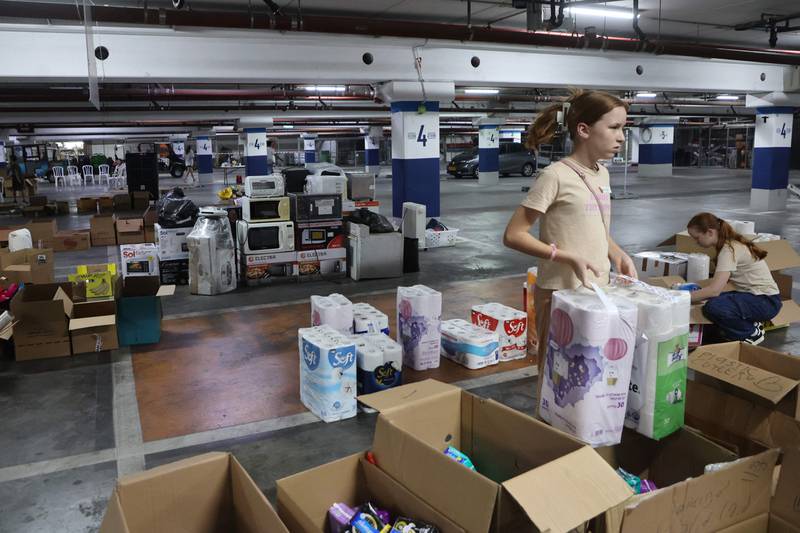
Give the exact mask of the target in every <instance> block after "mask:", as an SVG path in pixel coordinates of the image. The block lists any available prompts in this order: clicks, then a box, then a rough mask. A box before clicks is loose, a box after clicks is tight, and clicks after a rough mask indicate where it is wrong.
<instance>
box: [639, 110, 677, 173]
mask: <svg viewBox="0 0 800 533" xmlns="http://www.w3.org/2000/svg"><path fill="white" fill-rule="evenodd" d="M657 120H658V121H659V122H658V123H655V122H652V123H651V122H647V121H643V122H642V123H641V124H640V131H639V176H641V177H643V178H670V177H672V145H673V142H674V139H675V124H676V123H677V119H675V120H664V119H662V118H660V117H659V118H658V119H657Z"/></svg>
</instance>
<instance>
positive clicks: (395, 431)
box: [359, 380, 632, 532]
mask: <svg viewBox="0 0 800 533" xmlns="http://www.w3.org/2000/svg"><path fill="white" fill-rule="evenodd" d="M359 400H360V401H362V402H363V403H365V404H367V405H368V406H370V407H373V408H375V409H377V410H379V411H380V412H381V414H380V416H379V417H378V420H377V424H376V427H375V440H374V443H373V452H374V454H375V458H376V460H377V462H378V465H380V468H381V469H382V470H383V471H384V472H386V473H387V474H389V475H390V476H391V477H392V478H394V479H395V480H397V481H398V482H400V483H401V484H402V485H403V486H405V487H406V488H407V489H408V490H410V491H411V492H413V493H414V494H416V495H417V496H419V497H420V498H421V499H422V500H423V501H425V502H427V503H428V504H429V505H431V507H433V508H435V509H436V510H437V511H439V512H441V513H442V514H444V515H445V516H446V517H447V518H449V519H450V520H452V521H453V522H455V523H456V524H457V525H458V526H459V527H461V528H463V529H465V530H467V531H471V532H485V531H496V532H504V531H531V530H533V528H534V525H535V527H537V528H538V529H539V530H541V531H546V530H548V528H549V529H550V530H552V531H554V532H555V531H559V532H562V531H563V532H566V531H569V530H571V529H572V528H575V527H578V526H579V525H581V524H583V523H584V522H586V521H588V520H590V519H592V518H593V517H595V516H598V515H601V514H603V513H605V512H606V511H607V510H609V509H610V508H613V507H615V506H617V505H619V504H621V503H622V502H624V501H625V500H627V499H628V498H629V497H630V496H631V494H632V491H631V489H630V488H629V487H628V485H627V484H626V483H625V482H624V481H623V480H622V478H621V477H620V476H619V475H617V473H616V472H614V470H613V469H612V468H611V467H610V466H609V465H608V464H607V463H606V462H605V461H603V459H602V458H601V457H600V456H599V455H597V453H595V451H594V450H592V448H590V447H588V446H586V445H584V444H583V443H581V442H579V441H578V440H576V439H574V438H572V437H570V436H569V435H567V434H565V433H562V432H561V431H558V430H556V429H553V428H552V427H550V426H548V425H547V424H544V423H543V422H540V421H538V420H535V419H533V418H531V417H529V416H527V415H524V414H522V413H520V412H519V411H516V410H514V409H511V408H509V407H506V406H504V405H502V404H500V403H498V402H495V401H493V400H487V399H484V398H480V397H478V396H475V395H473V394H470V393H468V392H466V391H463V390H461V389H459V388H458V387H455V386H453V385H447V384H444V383H440V382H438V381H435V380H426V381H421V382H418V383H412V384H410V385H403V386H400V387H395V388H392V389H389V390H386V391H383V392H379V393H376V394H371V395H367V396H362V397H360V398H359ZM447 446H454V447H455V448H457V449H459V450H461V451H462V452H463V453H465V454H467V456H469V457H470V458H471V459H472V462H473V463H474V464H475V466H476V467H477V469H478V472H474V471H472V470H470V469H468V468H466V467H464V466H463V465H461V464H459V463H457V462H456V461H453V460H452V459H450V458H449V457H447V456H446V455H444V453H443V452H444V450H445V449H446V448H447ZM454 488H455V489H454ZM577 495H580V496H579V497H577Z"/></svg>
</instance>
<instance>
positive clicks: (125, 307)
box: [117, 275, 175, 346]
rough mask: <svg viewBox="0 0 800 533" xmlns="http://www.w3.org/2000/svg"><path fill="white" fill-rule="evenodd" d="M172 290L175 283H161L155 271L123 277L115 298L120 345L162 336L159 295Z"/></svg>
mask: <svg viewBox="0 0 800 533" xmlns="http://www.w3.org/2000/svg"><path fill="white" fill-rule="evenodd" d="M173 294H175V285H161V282H160V279H159V277H158V275H155V276H134V277H126V278H123V283H122V290H121V291H120V294H119V299H118V301H117V330H118V334H119V344H120V346H131V345H135V344H155V343H157V342H158V341H159V340H161V316H162V311H161V297H163V296H172V295H173Z"/></svg>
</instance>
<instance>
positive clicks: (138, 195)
mask: <svg viewBox="0 0 800 533" xmlns="http://www.w3.org/2000/svg"><path fill="white" fill-rule="evenodd" d="M131 197H132V199H133V202H132V204H133V209H134V210H135V211H144V210H146V209H147V208H148V207H149V206H150V193H149V192H147V191H134V192H132V193H131Z"/></svg>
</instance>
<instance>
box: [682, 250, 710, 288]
mask: <svg viewBox="0 0 800 533" xmlns="http://www.w3.org/2000/svg"><path fill="white" fill-rule="evenodd" d="M710 270H711V258H710V257H709V256H708V255H706V254H689V263H688V264H687V266H686V281H688V282H689V283H697V282H698V281H703V280H704V279H708V276H709V271H710Z"/></svg>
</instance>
